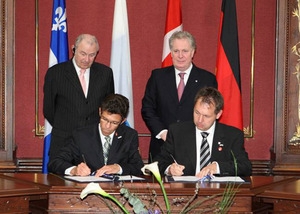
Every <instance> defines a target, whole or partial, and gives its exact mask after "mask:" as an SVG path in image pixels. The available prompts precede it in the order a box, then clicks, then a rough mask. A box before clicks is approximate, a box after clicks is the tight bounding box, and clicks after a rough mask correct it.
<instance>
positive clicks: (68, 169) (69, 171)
mask: <svg viewBox="0 0 300 214" xmlns="http://www.w3.org/2000/svg"><path fill="white" fill-rule="evenodd" d="M75 167H76V166H71V167H69V168H67V169H66V170H65V175H71V171H72V169H73V168H75Z"/></svg>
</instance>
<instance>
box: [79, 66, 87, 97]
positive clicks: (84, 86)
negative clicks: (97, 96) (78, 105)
mask: <svg viewBox="0 0 300 214" xmlns="http://www.w3.org/2000/svg"><path fill="white" fill-rule="evenodd" d="M84 73H85V70H83V69H81V70H80V74H79V80H80V83H81V87H82V90H83V93H84V94H86V82H85V79H84Z"/></svg>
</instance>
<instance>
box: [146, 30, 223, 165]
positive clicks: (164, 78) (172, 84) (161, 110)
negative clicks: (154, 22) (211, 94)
mask: <svg viewBox="0 0 300 214" xmlns="http://www.w3.org/2000/svg"><path fill="white" fill-rule="evenodd" d="M169 47H170V50H171V57H172V62H173V65H172V66H169V67H165V68H160V69H155V70H153V71H152V74H151V76H150V78H149V80H148V83H147V86H146V90H145V94H144V97H143V100H142V110H141V113H142V117H143V119H144V121H145V123H146V125H147V127H148V129H149V131H150V132H151V140H150V148H149V162H152V160H153V158H155V156H156V155H157V154H158V153H159V152H160V149H161V146H162V145H163V144H164V142H165V141H166V136H167V132H168V128H169V125H170V124H172V123H177V122H181V121H188V120H192V119H193V101H194V97H195V95H196V93H197V91H198V90H199V89H200V88H202V87H204V86H211V87H215V88H217V87H218V84H217V80H216V77H215V75H214V74H213V73H211V72H209V71H206V70H204V69H201V68H198V67H197V66H196V65H195V64H194V63H193V62H192V61H193V58H194V54H195V51H196V41H195V39H194V37H193V36H192V35H191V34H190V33H189V32H187V31H177V32H174V33H173V35H172V36H171V37H170V39H169Z"/></svg>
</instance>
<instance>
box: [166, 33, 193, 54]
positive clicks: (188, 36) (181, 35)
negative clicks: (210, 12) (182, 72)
mask: <svg viewBox="0 0 300 214" xmlns="http://www.w3.org/2000/svg"><path fill="white" fill-rule="evenodd" d="M175 39H187V40H188V41H189V43H190V45H191V47H192V49H194V50H196V41H195V38H194V37H193V35H192V34H190V33H189V32H187V31H176V32H174V33H173V34H172V36H171V37H170V39H169V47H170V50H172V48H173V42H174V40H175Z"/></svg>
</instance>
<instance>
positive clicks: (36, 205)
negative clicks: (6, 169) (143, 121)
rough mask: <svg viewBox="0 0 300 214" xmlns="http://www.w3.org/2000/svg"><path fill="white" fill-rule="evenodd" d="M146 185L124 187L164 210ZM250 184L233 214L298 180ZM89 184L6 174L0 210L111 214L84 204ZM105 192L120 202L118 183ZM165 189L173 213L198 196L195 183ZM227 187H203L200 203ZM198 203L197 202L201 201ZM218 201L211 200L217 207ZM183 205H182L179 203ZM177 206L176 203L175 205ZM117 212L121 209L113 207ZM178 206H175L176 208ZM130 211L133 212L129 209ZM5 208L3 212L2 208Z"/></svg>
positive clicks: (99, 203) (0, 184)
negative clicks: (20, 205) (82, 192)
mask: <svg viewBox="0 0 300 214" xmlns="http://www.w3.org/2000/svg"><path fill="white" fill-rule="evenodd" d="M146 179H147V180H146V181H143V182H141V181H134V182H133V183H131V182H125V183H124V185H125V187H127V188H128V189H129V190H130V191H131V192H134V193H136V194H138V195H139V196H140V198H143V201H144V202H145V204H146V205H148V204H149V199H150V198H151V197H150V195H151V194H150V193H151V192H152V191H155V193H156V195H157V200H158V201H159V204H160V205H161V207H162V208H164V207H165V204H164V200H163V196H162V192H161V189H160V186H159V184H158V183H156V182H154V181H153V180H152V178H151V177H146ZM249 179H250V181H251V183H247V184H242V185H241V186H239V188H238V193H237V194H236V198H235V201H234V204H233V206H232V207H231V209H230V213H252V202H253V200H252V199H253V197H255V196H257V195H261V194H263V193H265V192H266V190H267V189H270V188H275V187H276V186H277V185H283V184H285V183H290V182H293V181H295V180H297V179H296V178H293V177H280V176H276V177H264V176H252V177H250V178H249ZM86 185H87V184H86V183H78V182H73V181H69V180H65V179H63V178H62V177H60V176H56V175H53V174H41V173H4V174H0V207H1V211H0V213H1V212H5V213H28V211H29V210H30V211H32V213H66V212H69V213H82V212H97V213H110V210H109V208H108V206H107V205H106V204H105V202H109V203H110V201H109V200H103V198H101V197H99V196H97V195H89V196H88V197H86V198H85V199H84V200H81V199H80V197H79V196H80V192H81V191H82V189H83V188H84V187H85V186H86ZM100 185H101V187H102V189H104V190H105V191H106V192H108V193H109V194H112V195H114V196H115V197H116V198H121V196H120V192H119V190H120V187H119V183H114V182H105V183H100ZM164 186H165V189H166V192H167V194H168V198H169V201H170V204H171V207H172V208H171V210H172V211H171V213H172V214H173V213H178V212H179V210H181V209H182V207H183V206H184V204H185V202H186V201H187V200H189V199H190V198H191V197H192V196H193V195H194V193H195V184H194V183H165V185H164ZM225 186H226V184H224V183H203V184H202V186H201V187H200V189H199V192H198V199H203V198H207V197H208V196H211V195H214V194H219V193H222V192H223V191H224V188H225ZM198 199H197V200H198ZM216 200H219V199H214V200H209V202H210V203H215V202H216ZM181 201H183V203H180V202H181ZM16 202H17V203H18V205H19V204H22V208H20V209H17V208H16V207H17V206H16V204H14V205H12V203H16ZM175 202H176V203H175ZM110 204H112V206H113V207H114V209H118V207H117V206H116V205H114V204H113V203H110ZM175 204H176V205H175ZM126 206H127V208H128V209H131V208H130V207H129V206H128V205H126ZM2 207H3V208H2ZM22 211H24V212H22Z"/></svg>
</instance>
